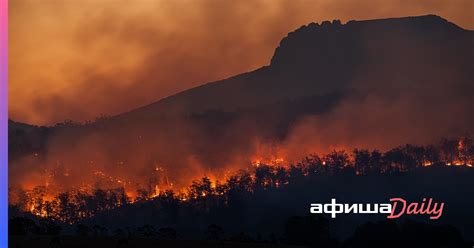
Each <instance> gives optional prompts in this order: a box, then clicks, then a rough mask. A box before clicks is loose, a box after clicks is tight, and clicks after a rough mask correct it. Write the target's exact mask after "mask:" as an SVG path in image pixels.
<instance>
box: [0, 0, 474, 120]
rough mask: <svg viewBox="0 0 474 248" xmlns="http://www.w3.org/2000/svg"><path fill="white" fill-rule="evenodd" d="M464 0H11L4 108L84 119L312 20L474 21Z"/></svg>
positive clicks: (234, 67)
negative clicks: (412, 18) (402, 18)
mask: <svg viewBox="0 0 474 248" xmlns="http://www.w3.org/2000/svg"><path fill="white" fill-rule="evenodd" d="M473 9H474V6H473V1H472V0H451V1H446V0H315V1H311V0H286V1H278V0H254V1H250V0H243V1H219V0H202V1H197V0H194V1H193V0H176V1H174V0H165V1H160V0H157V1H152V0H138V1H124V0H116V1H112V0H99V1H98V0H82V1H72V0H63V1H59V0H15V1H11V2H10V4H9V17H10V19H9V25H10V26H9V45H10V46H9V55H10V57H9V112H10V113H9V114H10V118H12V119H14V120H18V121H23V122H28V123H35V124H52V123H55V122H58V121H62V120H65V119H73V120H78V121H84V120H92V119H94V118H95V117H96V116H98V115H100V114H108V115H114V114H118V113H120V112H124V111H127V110H130V109H133V108H135V107H138V106H141V105H144V104H148V103H150V102H153V101H156V100H158V99H160V98H162V97H165V96H167V95H170V94H173V93H176V92H179V91H181V90H183V89H187V88H189V87H193V86H197V85H199V84H201V83H205V82H208V81H213V80H217V79H222V78H225V77H229V76H231V75H234V74H238V73H240V72H245V71H249V70H252V69H256V68H258V67H260V66H262V65H266V64H268V63H269V60H270V58H271V56H272V54H273V51H274V49H275V47H276V46H277V45H278V43H279V41H280V40H281V38H282V37H284V36H285V35H286V34H287V33H288V32H289V31H292V30H294V29H295V28H297V27H299V26H301V25H303V24H307V23H309V22H311V21H314V22H321V21H323V20H333V19H340V20H342V21H343V22H346V21H348V20H351V19H358V20H360V19H374V18H386V17H398V16H410V15H424V14H428V13H432V14H437V15H440V16H442V17H444V18H446V19H448V20H449V21H452V22H454V23H456V24H458V25H459V26H461V27H463V28H467V29H474V21H473V15H472V13H473Z"/></svg>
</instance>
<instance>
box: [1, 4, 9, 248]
mask: <svg viewBox="0 0 474 248" xmlns="http://www.w3.org/2000/svg"><path fill="white" fill-rule="evenodd" d="M7 59H8V0H0V247H1V248H3V247H5V248H6V247H8V158H7V156H8V153H7V143H8V107H7V104H8V90H7V88H8V85H7V84H8V60H7Z"/></svg>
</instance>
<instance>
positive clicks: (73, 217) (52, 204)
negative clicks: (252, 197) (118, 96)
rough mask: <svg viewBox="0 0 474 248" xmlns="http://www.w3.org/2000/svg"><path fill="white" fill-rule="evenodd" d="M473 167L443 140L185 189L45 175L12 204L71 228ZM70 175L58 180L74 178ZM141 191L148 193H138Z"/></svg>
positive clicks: (283, 166) (469, 153) (257, 166)
mask: <svg viewBox="0 0 474 248" xmlns="http://www.w3.org/2000/svg"><path fill="white" fill-rule="evenodd" d="M255 157H258V156H255ZM91 163H93V161H91ZM473 163H474V143H473V140H472V139H471V138H470V137H464V138H461V139H443V140H442V141H440V142H439V143H438V144H436V145H427V146H417V145H405V146H399V147H396V148H393V149H390V150H388V151H386V152H380V151H378V150H372V151H369V150H366V149H355V150H353V151H352V152H346V151H344V150H338V151H336V150H334V151H332V152H330V153H328V154H326V155H323V156H322V155H318V154H310V155H308V156H306V157H305V158H303V159H302V160H301V161H288V160H286V159H285V158H281V157H276V156H275V155H270V156H269V155H266V156H261V157H259V159H256V160H253V161H251V162H250V163H249V164H247V165H243V166H238V167H236V168H240V169H239V170H235V171H232V172H228V174H225V175H223V176H221V177H217V176H214V175H209V176H208V175H206V174H202V175H197V176H196V177H195V178H192V179H190V181H189V186H187V187H175V185H174V183H173V181H172V180H171V179H170V178H169V177H168V176H167V173H166V170H165V169H163V168H162V167H156V168H154V170H153V172H152V173H150V174H149V177H148V178H144V180H143V182H131V181H124V180H121V179H119V178H114V177H112V176H109V175H107V174H106V173H105V172H102V171H96V172H94V174H93V175H91V176H92V177H93V178H94V180H95V181H96V182H95V183H94V184H89V185H81V186H80V187H77V188H73V189H71V190H68V191H65V192H58V191H55V188H54V187H52V186H51V185H54V184H55V176H57V175H58V174H57V172H48V171H45V172H44V178H45V181H44V184H39V185H34V187H33V188H32V189H13V188H12V189H11V190H10V193H11V196H10V201H11V205H12V208H13V209H15V210H16V211H19V213H29V214H32V215H34V216H37V217H40V218H47V219H52V220H55V221H60V222H64V223H69V224H72V223H76V222H78V221H80V220H82V219H87V218H91V217H93V216H94V215H96V214H98V213H101V212H106V211H110V210H113V209H116V208H120V207H125V206H126V205H129V204H138V203H143V202H146V201H154V200H155V199H157V198H160V199H161V198H169V199H172V200H173V201H177V202H180V203H181V204H186V202H188V201H193V202H194V201H197V202H199V201H202V200H205V201H207V200H208V199H209V198H216V199H219V201H222V203H223V204H225V202H226V198H227V197H228V196H229V193H230V192H231V191H233V190H237V189H236V188H239V189H240V190H246V191H248V192H250V193H251V192H253V191H254V190H256V189H258V188H261V189H267V188H280V187H286V186H287V185H288V184H289V183H290V182H292V181H293V182H295V180H301V178H305V177H312V176H314V175H327V176H330V175H335V174H336V175H337V174H341V173H342V174H346V173H348V174H354V175H357V176H364V175H372V174H390V173H404V172H410V171H413V170H419V169H421V168H423V167H430V166H434V167H437V166H438V167H441V166H443V167H449V166H458V167H472V165H473ZM66 173H67V172H63V174H59V175H58V176H60V177H63V176H64V177H68V176H73V175H68V174H66ZM137 185H145V187H140V188H136V186H137ZM101 187H103V188H101Z"/></svg>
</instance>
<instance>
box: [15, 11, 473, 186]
mask: <svg viewBox="0 0 474 248" xmlns="http://www.w3.org/2000/svg"><path fill="white" fill-rule="evenodd" d="M473 41H474V32H473V31H469V30H464V29H462V28H460V27H458V26H456V25H455V24H453V23H450V22H448V21H446V20H444V19H442V18H441V17H438V16H435V15H427V16H419V17H406V18H392V19H381V20H369V21H349V22H348V23H346V24H342V23H341V22H340V21H337V20H336V21H332V22H327V21H326V22H323V23H321V24H316V23H311V24H309V25H306V26H302V27H301V28H299V29H297V30H295V31H294V32H291V33H289V34H288V36H287V37H285V38H284V39H283V40H282V41H281V43H280V45H279V47H278V48H277V49H276V50H275V54H274V56H273V58H272V59H271V63H270V64H269V65H267V66H264V67H262V68H259V69H257V70H255V71H252V72H248V73H243V74H240V75H237V76H234V77H231V78H228V79H224V80H220V81H216V82H212V83H208V84H204V85H202V86H199V87H196V88H192V89H189V90H186V91H183V92H181V93H179V94H176V95H172V96H169V97H167V98H164V99H162V100H159V101H157V102H155V103H153V104H150V105H147V106H144V107H141V108H138V109H135V110H133V111H130V112H127V113H123V114H121V115H118V116H114V117H111V118H107V119H101V120H99V121H96V122H93V123H90V124H87V125H75V124H74V123H71V122H68V123H63V124H62V125H58V126H56V127H54V128H52V129H51V130H50V131H49V132H48V133H47V134H45V135H46V138H45V139H46V140H47V141H46V142H43V143H44V144H46V145H45V146H46V147H41V148H40V149H38V150H40V151H44V152H45V153H47V154H48V155H47V157H46V158H45V159H49V160H51V161H55V162H54V163H56V164H57V162H56V161H61V162H62V163H63V164H66V165H74V164H75V163H76V162H75V161H76V160H77V158H80V159H81V160H87V161H91V160H94V161H96V160H98V161H101V162H102V163H101V164H112V165H113V166H115V165H116V164H117V161H125V162H126V163H128V164H133V166H135V167H133V169H134V174H136V176H137V177H138V178H142V177H141V176H142V175H147V173H144V172H142V171H143V170H147V168H154V165H156V164H160V165H164V166H165V167H167V168H171V169H172V171H170V172H169V173H170V175H169V176H170V177H171V178H177V180H179V179H180V178H186V177H187V176H186V175H183V174H182V173H183V170H184V172H187V173H189V174H191V175H194V174H195V173H196V171H194V170H189V164H193V165H196V164H198V165H199V166H198V167H199V168H200V169H199V170H201V169H202V168H204V170H205V169H206V168H208V169H210V168H212V169H216V168H219V169H222V168H225V167H226V166H228V165H229V164H238V162H245V161H247V162H248V158H249V155H252V154H255V152H256V145H255V140H263V142H275V141H276V142H280V143H285V144H288V143H291V142H292V140H291V139H290V138H289V137H293V140H297V141H298V140H301V139H302V138H301V137H306V138H316V139H319V143H322V144H323V145H324V146H326V147H329V146H331V145H338V144H347V146H351V145H359V144H360V143H364V142H365V143H371V144H372V146H371V147H378V148H384V147H392V146H396V145H399V144H402V143H404V142H413V143H417V142H425V141H427V140H430V141H431V140H434V139H438V138H440V137H444V136H452V135H457V136H460V135H462V134H464V133H465V132H471V133H472V131H474V130H473V127H472V125H471V124H470V123H472V121H473V119H474V117H473V115H472V113H473V112H474V104H473V103H472V92H474V84H473V82H474V80H473V79H474V75H473V73H474V68H473V64H474V63H472V62H473V61H472V60H473V58H474V49H473V47H474V46H473V44H474V43H473ZM236 42H238V41H236ZM235 59H238V58H235ZM223 63H225V61H223ZM176 70H179V68H176ZM306 116H312V117H315V118H316V121H315V122H314V123H313V122H306V121H304V120H305V119H304V118H305V117H306ZM302 123H303V126H304V125H305V124H306V123H309V124H308V125H306V126H305V128H306V129H308V127H307V126H310V129H311V128H312V127H313V126H314V129H315V130H316V131H314V130H313V131H311V130H310V131H308V132H306V131H305V130H306V129H304V128H303V132H302V133H299V131H298V130H300V129H301V128H300V129H298V127H299V126H300V125H301V124H302ZM294 130H296V131H294ZM300 131H301V130H300ZM13 137H14V136H13ZM295 137H296V138H295ZM11 138H12V137H11ZM12 143H15V142H12ZM294 146H295V147H299V144H295V145H294ZM362 146H364V145H362ZM18 147H23V146H22V145H19V146H18ZM364 147H366V146H364ZM295 150H304V149H295ZM10 154H11V155H15V154H24V153H22V152H17V151H15V150H14V149H11V150H10ZM300 155H302V154H298V153H296V155H295V157H296V159H299V158H300V157H298V156H300ZM303 155H306V154H303ZM18 157H19V156H18ZM18 157H15V156H12V157H11V159H12V160H15V159H17V158H18ZM229 161H232V163H231V162H229ZM138 165H139V166H138ZM13 166H15V165H13ZM23 167H24V166H23ZM144 168H145V169H144ZM178 168H181V169H178ZM111 170H114V171H116V168H115V167H114V168H113V169H111ZM128 172H129V171H127V175H129V174H130V173H128ZM12 173H13V175H14V174H15V171H13V172H12ZM18 173H20V172H18ZM81 173H84V171H81Z"/></svg>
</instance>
